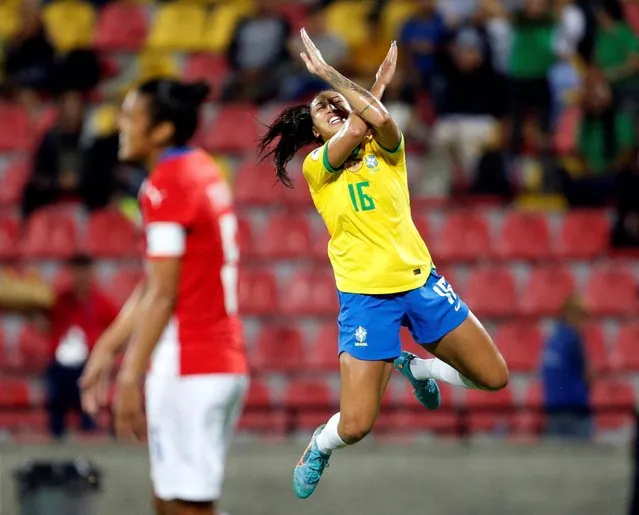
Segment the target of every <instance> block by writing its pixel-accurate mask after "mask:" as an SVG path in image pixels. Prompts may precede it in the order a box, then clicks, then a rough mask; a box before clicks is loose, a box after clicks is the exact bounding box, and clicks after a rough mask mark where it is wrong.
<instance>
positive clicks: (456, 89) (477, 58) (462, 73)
mask: <svg viewBox="0 0 639 515" xmlns="http://www.w3.org/2000/svg"><path fill="white" fill-rule="evenodd" d="M481 49H482V45H481V38H480V36H479V34H478V33H477V31H476V30H475V29H463V30H461V31H460V32H459V33H458V34H457V36H456V38H455V40H454V42H453V44H452V46H451V50H450V56H447V57H446V58H444V59H442V69H441V73H442V76H443V78H444V81H445V88H444V95H443V99H442V104H441V107H440V110H439V117H438V120H437V122H436V125H435V128H434V143H435V145H436V146H438V147H440V148H446V149H447V151H448V153H449V156H450V160H451V162H452V164H453V166H454V167H455V168H456V169H459V170H461V171H462V173H463V175H464V177H465V178H466V179H467V178H468V176H469V175H470V173H471V171H472V170H473V169H474V168H475V166H476V165H477V163H478V160H479V157H480V155H481V152H482V149H483V148H484V147H485V146H486V145H487V144H488V143H489V142H491V141H493V140H494V133H495V131H496V130H497V127H498V122H497V117H498V116H500V115H501V113H502V105H501V102H502V99H503V94H502V93H500V91H501V90H502V84H501V81H500V80H499V77H498V76H497V74H496V73H495V71H494V70H493V68H492V66H491V64H490V62H488V61H487V60H486V59H485V58H484V56H483V55H482V50H481Z"/></svg>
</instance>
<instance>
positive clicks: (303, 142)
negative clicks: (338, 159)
mask: <svg viewBox="0 0 639 515" xmlns="http://www.w3.org/2000/svg"><path fill="white" fill-rule="evenodd" d="M275 140H278V141H277V143H276V144H275V145H274V146H272V144H273V142H275ZM311 143H321V139H320V138H318V137H316V136H315V135H314V134H313V118H312V117H311V109H310V108H309V106H308V105H300V106H295V107H287V108H286V109H284V111H282V113H281V114H280V115H279V116H278V117H277V119H276V120H275V121H274V122H273V123H272V124H271V125H269V126H268V130H267V131H266V134H265V135H264V136H262V137H261V138H260V140H259V142H258V145H257V151H258V156H259V158H260V161H263V160H264V159H267V158H269V157H273V163H274V164H275V175H276V176H277V180H278V181H280V182H281V183H282V184H284V185H285V186H288V187H289V188H290V187H292V185H293V183H292V181H291V178H290V177H289V175H288V172H287V171H286V165H287V164H288V163H289V161H290V160H291V159H293V157H294V156H295V154H296V153H297V152H298V151H299V150H300V149H301V148H303V147H305V146H307V145H310V144H311Z"/></svg>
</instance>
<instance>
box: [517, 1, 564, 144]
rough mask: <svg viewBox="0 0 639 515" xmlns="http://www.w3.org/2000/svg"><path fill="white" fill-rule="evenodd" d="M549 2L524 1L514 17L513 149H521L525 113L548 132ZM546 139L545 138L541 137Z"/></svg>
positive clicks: (551, 38)
mask: <svg viewBox="0 0 639 515" xmlns="http://www.w3.org/2000/svg"><path fill="white" fill-rule="evenodd" d="M550 7H551V6H550V3H549V2H548V0H525V2H524V5H523V9H522V10H521V11H519V12H517V13H515V14H514V17H513V22H512V29H513V31H512V46H511V51H510V58H509V63H508V76H509V78H510V83H511V92H512V96H511V100H512V105H511V110H512V111H511V112H512V150H513V151H514V152H516V153H519V151H521V147H522V126H523V121H524V118H525V117H526V115H527V114H528V111H530V110H533V111H535V114H536V116H537V117H538V120H539V124H538V125H539V127H540V130H541V132H542V134H543V135H544V136H547V135H548V134H549V132H550V123H551V105H552V98H551V91H550V84H549V82H548V72H549V70H550V67H551V66H552V65H553V64H554V62H555V61H556V55H555V50H554V37H555V31H556V19H555V15H554V13H553V11H552V9H551V8H550ZM544 139H546V138H544Z"/></svg>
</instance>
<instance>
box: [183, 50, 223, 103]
mask: <svg viewBox="0 0 639 515" xmlns="http://www.w3.org/2000/svg"><path fill="white" fill-rule="evenodd" d="M228 72H229V70H228V64H227V62H226V56H224V55H220V54H193V55H191V56H189V57H188V58H187V61H186V65H185V67H184V80H186V81H187V82H195V81H202V80H203V81H205V82H207V83H208V84H209V86H211V97H212V98H213V99H217V98H219V97H220V94H221V92H222V87H223V85H224V82H225V80H226V78H227V76H228Z"/></svg>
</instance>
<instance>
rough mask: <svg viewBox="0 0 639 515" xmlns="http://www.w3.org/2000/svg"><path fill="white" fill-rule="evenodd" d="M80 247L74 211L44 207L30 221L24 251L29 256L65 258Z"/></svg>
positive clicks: (23, 243) (23, 242) (24, 241)
mask: <svg viewBox="0 0 639 515" xmlns="http://www.w3.org/2000/svg"><path fill="white" fill-rule="evenodd" d="M78 249H79V234H78V228H77V226H76V221H75V215H74V213H73V212H72V211H69V210H66V209H60V208H58V207H55V206H54V207H52V208H42V209H40V210H38V211H36V212H35V213H33V214H32V215H31V216H30V217H29V219H28V221H27V228H26V233H25V237H24V240H23V241H22V253H23V255H24V256H25V257H27V258H36V259H38V258H55V259H65V258H68V257H70V256H72V255H73V254H75V253H76V252H77V251H78Z"/></svg>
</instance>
